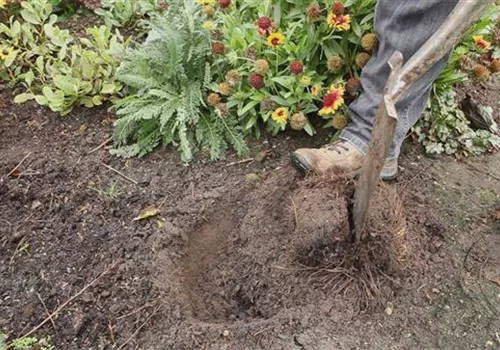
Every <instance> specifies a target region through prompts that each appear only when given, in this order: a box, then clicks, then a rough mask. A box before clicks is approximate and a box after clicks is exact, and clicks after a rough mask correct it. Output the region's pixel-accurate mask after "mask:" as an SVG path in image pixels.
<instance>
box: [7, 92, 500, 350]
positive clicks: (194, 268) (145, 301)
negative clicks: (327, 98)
mask: <svg viewBox="0 0 500 350" xmlns="http://www.w3.org/2000/svg"><path fill="white" fill-rule="evenodd" d="M494 93H495V91H490V94H494ZM482 94H484V92H477V95H478V99H479V95H482ZM1 97H2V101H3V102H2V103H3V106H1V109H0V276H1V278H0V332H1V333H3V334H5V335H7V337H8V341H12V340H14V339H16V338H19V337H20V336H22V335H25V334H27V333H28V332H30V331H31V330H32V329H34V328H35V327H37V326H38V325H40V324H41V323H42V322H43V321H44V320H46V321H45V323H44V324H43V325H42V326H41V327H40V328H38V329H37V330H36V331H35V332H34V335H35V336H37V337H38V338H43V337H50V342H51V344H53V345H55V347H56V349H68V350H70V349H175V350H184V349H185V350H191V349H207V350H208V349H210V350H212V349H213V350H215V349H217V350H221V349H228V350H229V349H231V350H257V349H272V350H279V349H283V350H294V349H297V350H299V349H304V350H330V349H331V350H333V349H370V350H373V349H411V350H417V349H419V350H420V349H450V350H451V349H500V334H499V333H500V306H499V305H500V303H499V301H500V280H499V278H500V221H498V220H497V219H495V215H498V213H499V211H500V178H499V177H498V174H499V170H500V159H499V157H498V155H491V156H487V157H484V158H478V159H469V160H461V161H457V160H455V159H452V158H440V159H430V158H426V157H424V156H423V155H422V154H421V153H420V151H419V149H418V147H417V146H415V145H410V144H409V145H407V146H406V149H405V152H404V155H403V157H402V159H401V167H402V171H401V176H400V177H399V179H398V180H397V181H395V182H393V183H390V184H387V185H383V186H381V187H380V188H379V189H378V192H377V195H376V197H375V198H374V202H373V205H372V211H371V214H370V215H371V216H370V218H369V224H368V225H367V227H368V229H367V231H366V232H365V236H364V239H363V241H362V242H361V243H359V244H353V243H352V241H351V235H350V227H349V205H350V194H351V193H352V188H353V184H352V183H351V182H350V181H347V180H345V179H339V178H306V179H303V178H300V177H299V176H298V174H296V173H295V171H294V170H293V169H292V168H291V167H290V165H289V163H288V155H289V154H290V152H291V151H293V150H294V149H295V148H297V147H304V146H307V147H311V146H317V145H320V144H322V143H324V142H325V141H326V140H327V139H328V138H327V137H328V135H320V136H319V137H317V138H306V137H303V136H297V134H284V135H282V136H280V137H277V138H269V139H261V140H259V141H254V142H253V144H252V149H253V153H254V155H257V154H259V155H262V154H263V153H262V152H266V154H267V158H266V159H265V160H264V161H262V162H259V161H253V162H252V161H247V162H240V160H239V159H237V158H235V157H234V156H233V155H229V156H228V159H226V160H223V161H219V162H212V161H209V160H208V159H206V158H205V157H204V156H203V155H202V156H201V157H199V158H198V160H197V161H196V162H195V163H194V164H192V165H190V166H189V167H187V166H183V165H182V164H181V162H180V160H179V158H178V156H177V154H176V153H175V152H172V150H158V151H156V152H154V153H153V154H151V155H150V156H148V157H146V158H142V159H130V160H121V159H115V158H111V157H110V156H109V152H108V150H107V149H106V148H102V149H99V150H97V151H95V152H92V153H90V154H89V151H91V150H92V149H95V147H97V146H98V145H99V144H101V143H102V142H103V141H105V140H106V139H108V138H109V135H110V133H111V122H112V115H111V114H109V113H108V112H107V111H106V109H104V108H101V109H91V110H88V109H77V110H75V111H74V112H73V113H72V114H71V115H69V116H66V117H59V116H56V115H55V114H52V113H50V112H48V111H47V110H45V109H42V108H40V107H38V106H36V105H33V104H30V103H27V104H24V105H21V106H17V105H12V104H11V103H10V102H9V101H10V100H11V96H10V94H9V92H8V91H4V92H3V93H2V96H1ZM493 107H495V108H496V113H498V106H493ZM259 158H261V157H259ZM22 160H23V162H22V163H21V164H20V165H19V170H17V171H15V172H14V173H12V174H10V175H7V174H9V173H10V172H11V171H12V170H13V169H15V167H16V165H17V164H18V163H20V162H21V161H22ZM111 168H112V169H115V170H117V171H119V172H120V173H121V174H123V175H126V176H127V177H128V179H126V178H124V177H123V176H122V175H120V174H118V173H117V172H115V171H113V170H111ZM130 180H132V181H130ZM148 207H155V208H156V209H158V210H159V214H157V215H155V216H153V217H150V218H147V219H144V220H134V218H136V217H137V216H138V215H139V214H140V212H141V211H142V210H143V209H145V208H148ZM103 273H104V274H103ZM68 300H70V301H69V303H67V304H65V303H66V302H67V301H68ZM55 310H59V311H58V312H57V313H56V314H55V315H54V316H53V317H52V318H51V319H49V318H48V317H47V315H48V314H49V313H51V312H53V311H55Z"/></svg>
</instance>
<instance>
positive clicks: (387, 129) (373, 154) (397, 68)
mask: <svg viewBox="0 0 500 350" xmlns="http://www.w3.org/2000/svg"><path fill="white" fill-rule="evenodd" d="M493 2H494V0H460V1H459V2H458V4H457V5H456V7H455V9H454V10H453V11H452V13H451V14H450V15H449V16H448V18H447V19H446V21H445V22H444V23H443V25H442V26H441V27H440V28H439V30H438V31H437V32H436V33H435V34H434V35H433V36H432V37H431V38H430V39H429V40H428V41H427V42H426V43H425V44H424V45H423V46H422V47H421V48H420V49H419V50H418V51H417V52H416V53H415V55H414V56H413V57H411V58H410V59H409V60H408V62H407V63H406V64H405V65H404V66H403V61H404V58H403V55H402V54H401V52H399V51H396V52H395V53H394V54H393V56H392V57H391V58H390V60H389V66H390V67H391V74H390V76H389V79H388V81H387V84H386V87H385V90H384V95H383V98H382V101H381V102H380V106H379V109H378V112H377V115H376V117H375V123H374V127H373V132H372V136H371V140H370V143H369V144H368V150H367V152H366V157H365V159H364V162H363V166H362V169H361V174H360V177H359V180H358V184H357V186H356V190H355V193H354V205H353V217H352V219H353V224H354V227H353V234H354V238H355V241H357V242H359V241H360V240H361V238H362V235H363V232H364V228H365V223H366V218H367V214H368V210H369V206H370V200H371V198H372V195H373V193H374V191H375V189H376V187H377V183H378V181H379V178H380V172H381V171H382V167H383V165H384V162H385V159H386V157H387V154H388V152H389V148H390V146H391V144H392V141H393V139H394V133H395V131H396V126H397V122H398V115H397V112H396V104H397V102H398V101H399V100H400V98H401V97H402V96H403V95H404V94H405V92H407V91H408V89H409V88H410V87H411V86H412V84H413V83H415V82H416V81H417V80H418V79H419V78H421V77H422V76H423V75H424V74H425V73H426V72H428V71H429V69H430V68H431V67H432V66H433V65H434V64H436V63H437V62H438V61H439V60H440V59H442V58H443V57H444V56H445V55H446V53H447V52H449V51H450V50H451V49H453V47H454V46H455V45H457V44H458V43H459V42H460V40H461V39H462V38H463V36H464V35H465V33H466V32H467V30H468V29H469V28H470V27H471V26H472V25H474V23H475V22H476V21H477V20H478V19H480V17H481V15H482V14H483V11H484V10H485V9H486V7H487V6H488V5H489V4H491V3H493Z"/></svg>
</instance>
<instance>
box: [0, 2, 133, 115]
mask: <svg viewBox="0 0 500 350" xmlns="http://www.w3.org/2000/svg"><path fill="white" fill-rule="evenodd" d="M21 7H22V10H21V12H20V16H21V17H22V21H21V20H20V19H14V18H11V19H10V22H9V25H6V24H0V38H1V39H2V42H3V44H2V47H3V49H4V50H5V51H6V52H9V54H8V55H7V57H6V58H5V59H3V60H0V71H3V72H4V75H3V78H4V79H9V80H11V81H13V82H19V81H21V82H22V83H23V85H24V86H25V87H26V92H24V93H22V94H20V95H18V96H16V98H15V102H17V103H22V102H25V101H27V100H30V99H35V100H36V101H37V103H39V104H41V105H46V106H48V107H49V108H50V109H51V110H53V111H55V112H60V113H61V114H67V113H69V112H70V111H71V110H72V108H73V106H75V105H79V104H81V105H84V106H86V107H92V106H95V105H100V104H102V103H103V102H104V101H106V100H108V99H110V98H112V97H113V96H114V95H116V94H117V93H118V92H119V91H120V90H121V89H122V86H121V84H119V83H117V82H116V81H115V71H116V69H117V67H118V63H117V61H116V58H115V55H116V54H118V53H119V52H121V51H123V50H124V48H125V47H126V45H127V43H128V42H127V41H124V40H123V38H122V37H121V36H120V34H119V33H118V32H117V33H116V34H112V33H111V31H110V29H109V28H107V27H105V26H101V27H99V28H97V27H94V28H89V29H87V37H86V38H80V39H79V40H78V41H77V40H75V38H73V36H72V35H71V34H70V33H69V31H68V30H64V29H60V28H59V27H58V26H57V25H56V24H55V23H56V22H57V16H56V15H54V14H53V13H52V10H53V7H52V4H51V2H50V1H49V0H31V1H29V2H28V1H23V2H22V3H21Z"/></svg>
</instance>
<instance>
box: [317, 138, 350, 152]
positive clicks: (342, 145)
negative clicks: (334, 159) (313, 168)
mask: <svg viewBox="0 0 500 350" xmlns="http://www.w3.org/2000/svg"><path fill="white" fill-rule="evenodd" d="M322 148H324V149H327V150H329V151H334V152H337V153H338V154H342V153H343V152H345V151H348V150H349V147H347V144H346V142H345V141H342V140H340V141H336V142H334V143H330V144H328V145H324V146H323V147H322Z"/></svg>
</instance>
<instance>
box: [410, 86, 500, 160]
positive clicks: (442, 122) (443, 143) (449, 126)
mask: <svg viewBox="0 0 500 350" xmlns="http://www.w3.org/2000/svg"><path fill="white" fill-rule="evenodd" d="M414 131H415V133H416V135H417V136H418V140H419V142H420V143H421V144H422V145H423V146H424V147H425V151H426V152H427V153H429V154H449V155H451V154H457V155H464V156H466V155H480V154H483V153H486V152H488V151H490V150H492V149H493V148H497V149H498V148H499V147H500V137H498V136H497V135H495V134H493V133H491V132H489V131H486V130H473V129H472V128H471V126H470V122H469V120H468V119H467V118H466V117H465V115H464V112H463V111H462V110H461V109H460V107H459V105H458V103H457V100H456V94H455V93H454V92H453V90H452V89H451V88H450V89H448V90H441V91H437V90H436V91H435V93H434V96H433V98H432V99H431V100H430V101H429V107H428V109H427V111H426V112H425V113H424V115H423V116H422V118H421V120H420V121H419V123H418V125H417V126H416V127H415V128H414Z"/></svg>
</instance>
